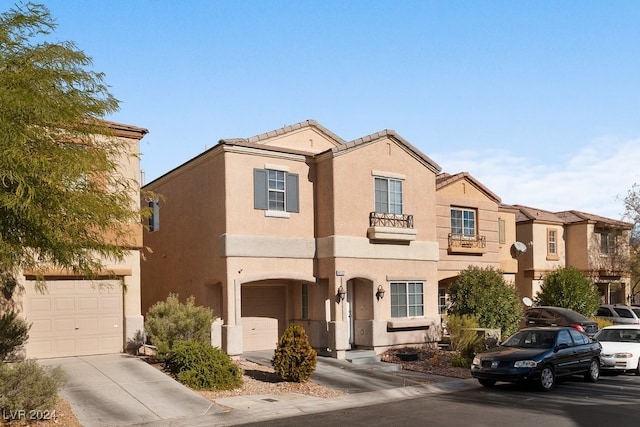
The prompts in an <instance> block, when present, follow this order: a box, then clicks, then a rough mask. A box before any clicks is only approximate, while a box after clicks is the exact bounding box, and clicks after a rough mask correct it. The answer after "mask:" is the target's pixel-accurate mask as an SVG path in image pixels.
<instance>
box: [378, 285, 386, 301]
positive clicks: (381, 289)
mask: <svg viewBox="0 0 640 427" xmlns="http://www.w3.org/2000/svg"><path fill="white" fill-rule="evenodd" d="M376 298H377V300H378V301H380V300H381V299H382V298H384V288H383V287H382V285H378V290H377V291H376Z"/></svg>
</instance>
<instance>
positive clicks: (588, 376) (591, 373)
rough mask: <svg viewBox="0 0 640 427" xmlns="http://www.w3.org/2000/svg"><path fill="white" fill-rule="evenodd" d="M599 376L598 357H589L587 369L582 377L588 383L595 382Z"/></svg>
mask: <svg viewBox="0 0 640 427" xmlns="http://www.w3.org/2000/svg"><path fill="white" fill-rule="evenodd" d="M598 378H600V362H599V361H598V359H591V363H590V364H589V370H588V371H587V372H585V373H584V379H585V380H587V381H589V382H590V383H595V382H596V381H598Z"/></svg>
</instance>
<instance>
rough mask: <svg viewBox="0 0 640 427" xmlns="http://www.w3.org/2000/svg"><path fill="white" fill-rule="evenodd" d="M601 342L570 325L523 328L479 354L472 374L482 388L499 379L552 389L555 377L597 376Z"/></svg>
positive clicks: (593, 377) (593, 380) (595, 378)
mask: <svg viewBox="0 0 640 427" xmlns="http://www.w3.org/2000/svg"><path fill="white" fill-rule="evenodd" d="M601 348H602V347H601V346H600V343H598V342H594V341H591V339H590V338H589V337H588V336H587V335H585V334H584V333H582V332H579V331H578V330H576V329H574V328H571V327H548V328H526V329H522V330H520V331H518V332H516V333H515V334H513V335H512V336H511V337H509V339H507V340H506V341H505V342H504V343H502V344H501V345H500V346H498V347H496V348H494V349H491V350H489V351H487V352H484V353H480V354H478V355H477V356H476V357H475V358H474V359H473V363H472V365H471V375H472V376H473V377H474V378H477V379H478V381H480V384H482V385H483V386H485V387H492V386H493V385H494V384H495V383H496V382H498V381H504V382H512V383H517V382H531V383H535V384H537V385H538V387H539V388H540V389H541V390H543V391H549V390H551V389H552V388H553V387H554V385H555V384H556V378H558V377H565V376H569V375H575V374H583V375H584V377H585V379H586V380H587V381H591V382H596V381H598V378H599V377H600V351H601Z"/></svg>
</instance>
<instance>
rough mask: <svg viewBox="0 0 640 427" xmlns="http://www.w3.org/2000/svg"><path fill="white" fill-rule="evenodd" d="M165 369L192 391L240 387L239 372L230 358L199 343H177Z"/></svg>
mask: <svg viewBox="0 0 640 427" xmlns="http://www.w3.org/2000/svg"><path fill="white" fill-rule="evenodd" d="M164 366H165V368H166V369H167V370H168V371H169V372H171V374H173V376H174V377H175V378H176V379H177V380H178V381H180V382H181V383H182V384H184V385H186V386H188V387H191V388H196V389H204V390H231V389H234V388H237V387H240V386H241V385H242V371H241V369H240V367H239V366H238V365H236V364H235V363H233V360H231V358H230V357H229V355H228V354H226V353H225V352H223V351H222V350H220V349H219V348H217V347H212V346H211V344H209V343H203V342H201V341H194V340H187V341H176V342H175V343H174V346H173V349H172V350H171V351H169V353H168V354H167V357H166V358H165V361H164Z"/></svg>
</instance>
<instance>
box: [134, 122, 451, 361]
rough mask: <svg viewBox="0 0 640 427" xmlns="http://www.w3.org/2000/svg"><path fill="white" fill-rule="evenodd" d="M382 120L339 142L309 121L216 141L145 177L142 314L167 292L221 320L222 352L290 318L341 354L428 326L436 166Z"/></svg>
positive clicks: (433, 296)
mask: <svg viewBox="0 0 640 427" xmlns="http://www.w3.org/2000/svg"><path fill="white" fill-rule="evenodd" d="M439 172H440V167H439V166H438V165H437V164H436V163H435V162H434V161H433V160H431V159H430V158H429V157H427V156H426V155H424V154H423V153H421V152H420V151H419V150H417V149H416V148H415V147H413V146H412V145H411V144H410V143H409V142H407V141H406V140H404V139H403V138H402V137H401V136H400V135H398V134H397V133H396V132H394V131H391V130H384V131H381V132H377V133H374V134H371V135H368V136H365V137H362V138H359V139H356V140H353V141H349V142H346V141H344V140H342V139H341V138H340V137H339V136H337V135H335V134H333V133H332V132H331V131H329V130H327V129H326V128H324V127H323V126H322V125H320V124H319V123H317V122H315V121H312V120H308V121H304V122H301V123H298V124H295V125H292V126H286V127H284V128H281V129H277V130H274V131H271V132H268V133H264V134H261V135H257V136H254V137H251V138H247V139H223V140H221V141H219V142H218V143H217V144H216V145H215V146H214V147H212V148H210V149H208V150H206V151H205V152H203V153H202V154H200V155H199V156H197V157H195V158H193V159H191V160H190V161H188V162H186V163H185V164H182V165H180V166H178V167H177V168H175V169H173V170H171V171H169V172H168V173H166V174H165V175H163V176H161V177H159V178H158V179H156V180H154V181H153V182H150V183H149V184H147V185H145V186H144V189H145V190H149V191H152V192H155V193H158V194H160V195H162V197H159V198H158V199H157V200H151V201H144V203H149V206H151V207H152V208H153V209H154V213H155V215H154V218H152V219H151V220H150V225H151V227H150V228H149V230H147V231H145V233H144V244H145V246H147V247H149V248H151V249H152V252H150V253H148V254H147V255H146V256H145V258H146V259H145V261H143V263H142V267H141V272H142V283H143V287H142V306H143V312H146V311H147V310H148V308H149V307H150V306H151V305H152V304H153V303H155V302H157V301H161V300H164V299H165V298H166V296H167V295H168V294H169V293H171V292H173V293H178V294H179V295H180V297H181V298H186V297H188V296H190V295H193V296H195V298H196V303H197V304H202V305H205V306H209V307H211V308H212V309H213V311H214V314H215V315H216V316H218V317H219V319H220V323H219V325H220V326H219V330H218V329H217V328H214V332H213V335H214V337H213V340H214V343H217V344H219V345H220V346H221V347H222V348H223V349H224V350H225V351H226V352H227V353H228V354H230V355H238V354H241V353H242V352H244V351H250V350H261V349H273V348H275V345H276V343H277V340H278V338H279V336H280V335H281V334H282V332H283V331H284V328H285V327H286V325H287V324H288V323H289V322H293V321H295V322H297V323H299V324H301V325H303V326H304V328H305V330H306V331H307V334H308V335H309V337H310V340H311V343H312V345H313V346H314V347H315V348H317V349H319V350H321V351H322V350H326V351H327V352H328V353H329V354H331V355H333V356H334V357H338V358H343V357H345V352H346V351H347V350H349V349H351V348H354V347H358V348H367V349H373V350H375V351H376V352H382V351H383V350H384V349H386V348H388V347H391V346H395V345H400V344H423V343H424V342H425V341H429V340H433V339H435V338H436V336H437V334H438V327H439V325H440V316H439V314H438V257H439V243H438V237H437V232H436V231H437V228H436V222H437V214H436V209H432V208H429V207H432V206H435V205H436V184H435V181H436V175H437V174H438V173H439Z"/></svg>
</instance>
